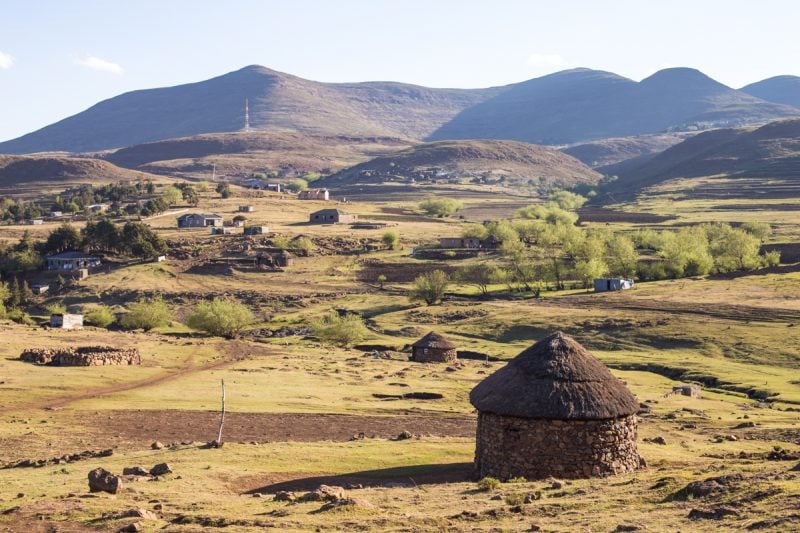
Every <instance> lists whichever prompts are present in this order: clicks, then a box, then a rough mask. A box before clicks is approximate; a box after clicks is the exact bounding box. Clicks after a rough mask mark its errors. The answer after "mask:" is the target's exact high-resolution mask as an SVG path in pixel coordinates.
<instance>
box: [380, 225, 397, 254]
mask: <svg viewBox="0 0 800 533" xmlns="http://www.w3.org/2000/svg"><path fill="white" fill-rule="evenodd" d="M381 241H382V242H383V244H384V246H386V247H387V248H389V249H391V250H394V249H395V248H397V245H398V243H399V242H400V236H399V235H397V232H396V231H395V230H393V229H390V230H389V231H386V232H384V234H383V236H382V237H381Z"/></svg>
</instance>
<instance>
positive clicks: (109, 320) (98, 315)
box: [84, 305, 117, 328]
mask: <svg viewBox="0 0 800 533" xmlns="http://www.w3.org/2000/svg"><path fill="white" fill-rule="evenodd" d="M84 319H85V320H86V323H87V324H91V325H92V326H97V327H98V328H107V327H108V326H110V325H111V324H113V323H114V321H115V320H116V319H117V318H116V317H115V316H114V312H113V311H112V310H111V308H110V307H108V306H107V305H99V306H97V307H93V308H92V309H90V310H89V311H87V312H86V313H85V314H84Z"/></svg>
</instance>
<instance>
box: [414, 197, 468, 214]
mask: <svg viewBox="0 0 800 533" xmlns="http://www.w3.org/2000/svg"><path fill="white" fill-rule="evenodd" d="M463 205H464V204H462V203H461V202H460V201H458V200H453V199H452V198H428V199H427V200H425V201H423V202H421V203H420V204H419V208H420V210H421V211H422V212H424V213H425V214H427V215H431V216H437V217H449V216H450V215H452V214H453V213H455V212H456V211H458V210H459V209H461V208H462V207H463Z"/></svg>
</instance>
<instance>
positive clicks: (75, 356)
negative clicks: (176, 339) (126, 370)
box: [19, 346, 142, 366]
mask: <svg viewBox="0 0 800 533" xmlns="http://www.w3.org/2000/svg"><path fill="white" fill-rule="evenodd" d="M19 358H20V359H21V360H23V361H25V362H28V363H36V364H39V365H53V366H103V365H139V364H141V363H142V358H141V357H140V356H139V351H138V350H137V349H136V348H111V347H110V346H81V347H78V348H75V347H70V348H29V349H27V350H25V351H24V352H22V354H20V356H19Z"/></svg>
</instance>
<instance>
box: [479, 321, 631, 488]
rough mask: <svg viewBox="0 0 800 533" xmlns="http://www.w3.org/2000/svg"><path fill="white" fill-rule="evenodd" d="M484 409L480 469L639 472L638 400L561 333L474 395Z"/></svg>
mask: <svg viewBox="0 0 800 533" xmlns="http://www.w3.org/2000/svg"><path fill="white" fill-rule="evenodd" d="M470 402H472V405H474V406H475V407H476V408H477V409H478V412H479V416H478V429H477V439H476V448H475V469H476V471H477V473H478V475H480V476H482V477H483V476H492V477H496V478H499V479H502V480H506V479H509V478H512V477H518V476H522V477H525V478H528V479H536V478H543V477H548V476H555V477H564V478H580V477H591V476H602V475H610V474H619V473H622V472H628V471H631V470H635V469H637V468H639V467H640V466H642V464H643V461H642V460H641V458H640V457H639V454H638V452H637V449H636V425H637V420H636V413H637V411H638V410H639V403H638V402H637V401H636V398H635V397H634V395H633V394H632V393H631V392H630V391H629V390H628V389H627V387H626V386H625V384H624V383H623V382H622V381H620V380H619V379H617V378H616V377H615V376H614V375H613V374H612V373H611V372H610V371H609V370H608V368H606V366H605V365H603V363H601V362H600V361H599V360H598V359H596V358H595V357H594V356H593V355H592V354H591V353H590V352H589V351H588V350H586V349H585V348H584V347H583V346H581V345H580V344H578V343H577V342H576V341H575V340H574V339H572V338H571V337H568V336H567V335H564V334H563V333H561V332H557V333H555V334H553V335H550V336H548V337H545V338H544V339H542V340H540V341H539V342H537V343H536V344H534V345H533V346H531V347H530V348H528V349H526V350H524V351H523V352H522V353H520V354H519V355H518V356H516V357H515V358H514V359H512V360H511V361H510V362H509V363H508V364H507V365H506V366H504V367H503V368H501V369H499V370H498V371H497V372H495V373H494V374H492V375H490V376H489V377H487V378H486V379H484V380H483V381H482V382H480V383H479V384H478V385H477V386H476V387H475V388H474V389H473V390H472V392H470Z"/></svg>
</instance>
